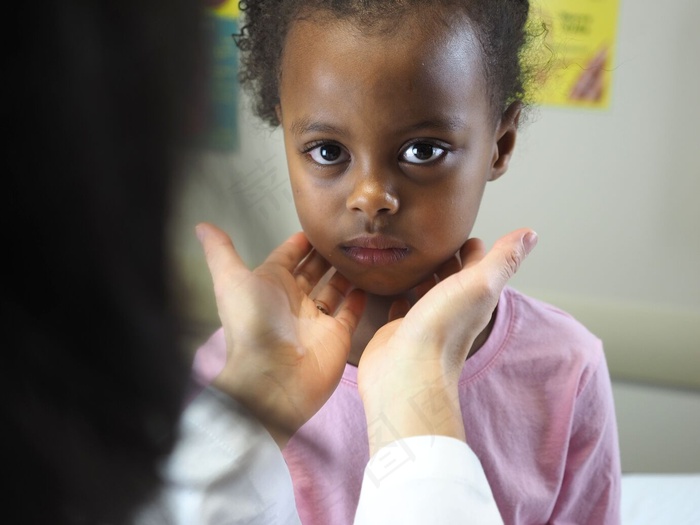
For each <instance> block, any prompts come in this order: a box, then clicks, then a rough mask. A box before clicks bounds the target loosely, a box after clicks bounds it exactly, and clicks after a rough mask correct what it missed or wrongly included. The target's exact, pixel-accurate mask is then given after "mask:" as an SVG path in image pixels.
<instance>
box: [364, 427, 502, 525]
mask: <svg viewBox="0 0 700 525" xmlns="http://www.w3.org/2000/svg"><path fill="white" fill-rule="evenodd" d="M425 523H434V524H437V525H449V524H465V523H469V524H474V525H492V524H494V525H495V524H499V525H502V524H503V520H502V519H501V515H500V513H499V511H498V507H497V506H496V502H495V500H494V498H493V494H492V492H491V488H490V486H489V484H488V481H487V479H486V475H485V474H484V470H483V468H482V466H481V463H480V461H479V459H478V458H477V457H476V455H475V454H474V452H473V451H472V450H471V449H470V448H469V446H468V445H467V444H466V443H464V442H463V441H460V440H457V439H454V438H449V437H446V436H415V437H410V438H404V439H401V440H398V441H394V442H393V443H390V444H388V445H386V446H384V447H383V448H381V449H380V450H378V451H377V452H376V453H375V454H374V455H373V456H372V457H371V458H370V461H369V463H368V464H367V467H366V468H365V473H364V479H363V482H362V491H361V494H360V501H359V504H358V507H357V513H356V515H355V525H372V524H376V525H380V524H381V525H393V524H396V525H399V524H400V525H418V524H425Z"/></svg>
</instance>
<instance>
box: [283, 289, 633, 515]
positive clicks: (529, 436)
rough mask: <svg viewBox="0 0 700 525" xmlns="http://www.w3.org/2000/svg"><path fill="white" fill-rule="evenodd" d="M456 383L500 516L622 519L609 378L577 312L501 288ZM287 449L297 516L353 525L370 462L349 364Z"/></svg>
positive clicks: (381, 472) (385, 470)
mask: <svg viewBox="0 0 700 525" xmlns="http://www.w3.org/2000/svg"><path fill="white" fill-rule="evenodd" d="M459 388H460V399H461V406H462V413H463V417H464V421H465V428H466V435H467V442H468V443H469V445H470V446H471V448H472V449H473V450H474V452H475V453H476V455H477V457H478V458H479V459H480V460H481V463H482V465H483V468H484V471H485V472H486V477H487V479H488V481H489V484H490V485H491V490H492V491H493V495H494V497H495V499H496V503H497V504H498V507H499V510H500V512H501V515H502V517H503V520H504V522H505V523H506V524H528V525H532V524H538V523H542V524H544V523H552V524H576V525H584V524H589V523H590V524H595V525H604V524H617V523H619V522H620V518H619V511H620V475H621V471H620V459H619V448H618V439H617V427H616V422H615V412H614V406H613V398H612V391H611V385H610V378H609V374H608V369H607V365H606V362H605V357H604V354H603V349H602V344H601V342H600V340H599V339H597V338H596V337H595V336H593V335H592V334H591V333H590V332H588V331H587V330H586V329H585V328H584V327H583V326H582V325H581V324H579V323H578V322H577V321H576V320H575V319H573V318H572V317H571V316H570V315H568V314H566V313H564V312H562V311H561V310H558V309H556V308H554V307H552V306H550V305H547V304H544V303H542V302H539V301H537V300H534V299H532V298H529V297H526V296H524V295H522V294H520V293H518V292H516V291H514V290H512V289H508V288H507V289H506V290H504V292H503V294H502V296H501V300H500V302H499V305H498V313H497V316H496V322H495V325H494V327H493V331H492V332H491V335H490V336H489V338H488V340H487V341H486V343H485V344H484V346H483V347H482V348H481V349H480V350H479V351H478V352H477V353H476V354H475V355H474V356H472V357H471V358H469V360H467V362H466V363H465V366H464V370H463V371H462V374H461V378H460V383H459ZM417 402H419V400H417ZM419 409H421V410H434V407H430V406H423V407H420V406H419ZM382 426H383V425H382ZM383 439H384V438H383ZM391 439H392V436H390V435H387V436H386V438H385V439H384V440H385V441H387V442H388V441H390V440H391ZM283 453H284V458H285V460H286V461H287V464H288V466H289V469H290V471H291V474H292V480H293V484H294V492H295V498H296V502H297V508H298V510H299V515H300V517H301V521H302V523H303V524H304V525H345V524H348V525H349V524H351V523H352V522H353V517H354V514H355V509H356V507H357V502H358V499H359V495H360V488H361V484H362V479H363V474H364V469H365V466H366V465H367V461H368V459H369V452H368V440H367V425H366V422H365V415H364V410H363V407H362V402H361V401H360V397H359V394H358V390H357V368H355V367H354V366H351V365H346V367H345V372H344V374H343V378H342V380H341V383H340V385H339V387H338V389H337V390H336V392H335V393H334V394H333V396H332V397H331V398H330V400H329V401H328V402H327V403H326V405H325V406H324V407H323V408H322V409H321V410H320V411H319V412H318V413H317V414H316V415H315V416H314V417H313V418H312V419H311V420H310V421H309V422H308V423H307V424H306V425H304V426H303V427H302V428H301V429H300V430H299V432H298V433H297V434H296V435H295V436H294V437H293V438H292V439H291V441H290V442H289V444H288V446H287V447H286V448H285V450H284V451H283ZM402 454H403V456H402V457H404V458H405V461H402V460H401V457H399V458H398V459H397V457H396V455H395V456H394V457H393V458H392V460H391V462H389V463H387V464H384V465H379V466H378V467H377V468H376V471H373V472H372V473H370V478H373V479H374V481H375V482H376V483H381V481H382V479H383V477H385V476H388V475H389V474H390V473H392V472H395V471H396V470H397V469H400V468H402V465H403V464H404V463H408V462H410V460H411V459H412V457H411V456H412V452H411V450H410V447H407V448H406V449H405V450H403V451H402Z"/></svg>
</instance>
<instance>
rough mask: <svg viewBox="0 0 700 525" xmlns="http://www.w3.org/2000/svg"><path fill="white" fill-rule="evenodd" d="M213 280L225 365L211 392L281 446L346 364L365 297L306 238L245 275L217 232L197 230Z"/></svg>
mask: <svg viewBox="0 0 700 525" xmlns="http://www.w3.org/2000/svg"><path fill="white" fill-rule="evenodd" d="M197 236H198V238H199V240H200V242H201V244H202V247H203V249H204V253H205V256H206V259H207V265H208V266H209V271H210V272H211V275H212V279H213V282H214V293H215V296H216V304H217V307H218V311H219V317H220V319H221V323H222V325H223V328H224V334H225V337H226V348H227V359H226V364H225V366H224V368H223V370H222V372H221V373H220V374H219V375H218V376H217V377H216V379H215V380H214V386H216V387H217V388H219V389H220V390H222V391H223V392H226V393H227V394H229V395H230V396H232V397H233V398H235V399H236V400H237V401H239V402H240V403H241V404H243V405H244V406H246V407H247V408H248V409H249V410H250V411H251V412H252V414H253V415H255V416H256V417H257V418H258V419H259V420H260V421H261V422H262V424H263V425H265V427H266V428H267V430H268V431H269V432H270V434H271V435H272V437H273V438H274V439H275V441H276V442H277V444H278V445H279V446H280V448H282V447H283V446H284V445H285V444H286V442H287V441H288V439H289V438H290V437H291V435H292V434H293V433H294V432H296V431H297V430H298V429H299V427H300V426H301V425H303V424H304V423H305V422H306V421H307V420H308V419H309V418H310V417H311V416H313V415H314V414H315V413H316V412H317V411H318V409H319V408H321V406H322V405H323V404H324V403H325V402H326V401H327V399H328V398H329V397H330V395H331V394H332V392H333V390H335V387H336V386H337V385H338V382H339V381H340V377H341V375H342V372H343V368H344V366H345V362H346V360H347V357H348V353H349V351H350V339H351V335H352V333H353V331H354V330H355V328H356V326H357V323H358V320H359V318H360V316H361V314H362V310H363V308H364V294H363V293H362V292H360V291H359V290H353V289H352V286H351V285H350V283H349V282H348V281H347V279H345V278H344V277H343V276H341V275H340V274H338V273H336V274H335V275H334V276H333V277H332V278H331V279H330V280H329V281H328V282H327V284H325V286H324V287H323V289H322V290H320V292H319V293H318V297H319V298H320V299H322V302H320V303H319V304H321V305H322V307H323V308H324V310H327V311H328V313H329V315H326V314H325V313H323V312H322V311H320V310H319V308H318V307H317V302H315V301H314V300H312V299H311V298H310V297H309V293H310V292H311V290H312V289H313V288H314V286H316V284H317V283H318V282H319V280H320V279H321V277H323V275H324V274H325V273H326V272H327V270H328V269H329V265H328V263H327V262H326V261H325V260H324V259H323V258H322V257H321V256H320V255H318V253H317V252H316V251H315V250H312V248H311V245H310V244H309V241H308V240H307V239H306V237H305V236H304V234H303V233H298V234H295V235H293V236H292V237H290V238H289V239H288V240H287V241H286V242H284V243H283V244H282V245H281V246H279V247H278V248H277V249H276V250H274V251H273V252H272V253H271V254H270V256H269V257H268V258H267V259H266V260H265V262H263V264H261V265H260V266H259V267H257V268H256V269H255V270H253V271H250V270H249V269H248V268H247V267H246V266H245V264H244V263H243V261H242V260H241V258H240V257H239V255H238V253H236V250H235V248H234V246H233V243H232V242H231V239H230V238H229V237H228V235H226V233H224V232H223V231H221V230H220V229H218V228H217V227H215V226H213V225H211V224H207V223H202V224H199V225H197Z"/></svg>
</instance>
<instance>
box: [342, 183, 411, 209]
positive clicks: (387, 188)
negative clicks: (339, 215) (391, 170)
mask: <svg viewBox="0 0 700 525" xmlns="http://www.w3.org/2000/svg"><path fill="white" fill-rule="evenodd" d="M347 208H348V210H350V211H359V212H362V213H364V214H365V215H367V216H368V217H370V218H374V217H377V216H378V215H393V214H395V213H396V212H397V211H398V210H399V198H398V195H397V194H396V191H394V189H393V188H392V187H391V185H390V184H388V183H387V181H386V180H381V178H380V177H373V176H366V175H363V176H361V177H360V179H359V180H358V181H357V182H356V183H355V185H354V187H353V191H352V193H351V194H350V195H349V196H348V199H347Z"/></svg>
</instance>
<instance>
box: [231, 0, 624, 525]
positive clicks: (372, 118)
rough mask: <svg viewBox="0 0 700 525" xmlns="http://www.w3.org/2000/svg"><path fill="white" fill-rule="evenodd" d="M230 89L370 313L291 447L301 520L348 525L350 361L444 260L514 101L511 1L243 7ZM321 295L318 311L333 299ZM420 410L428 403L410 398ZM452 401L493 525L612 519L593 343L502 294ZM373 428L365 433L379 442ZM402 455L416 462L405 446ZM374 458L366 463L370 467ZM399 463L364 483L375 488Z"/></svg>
mask: <svg viewBox="0 0 700 525" xmlns="http://www.w3.org/2000/svg"><path fill="white" fill-rule="evenodd" d="M242 4H243V5H242V8H243V10H244V18H245V26H244V28H243V31H242V34H241V35H239V36H238V38H237V42H238V44H239V46H240V48H241V50H242V52H243V55H242V58H243V69H242V79H243V82H244V85H245V86H247V87H248V88H249V89H250V91H251V93H252V95H253V97H254V101H255V104H256V106H255V109H256V112H257V114H258V115H259V116H260V117H261V118H262V119H263V120H265V121H266V122H268V123H269V124H271V125H273V126H277V125H281V126H282V129H283V131H284V140H285V149H286V154H287V161H288V166H289V173H290V178H291V186H292V190H293V194H294V198H295V204H296V208H297V212H298V215H299V219H300V222H301V225H302V227H303V229H304V231H305V233H306V235H307V236H308V238H309V240H310V241H311V243H312V244H313V246H314V247H315V248H316V250H317V251H318V252H319V253H320V254H321V255H322V256H323V257H324V258H326V259H327V260H328V261H329V262H330V263H331V264H332V265H333V266H334V267H335V268H336V270H337V271H339V272H341V273H342V274H343V275H345V276H346V277H347V278H348V279H349V280H350V281H351V282H352V283H353V284H354V285H355V286H357V287H358V288H361V289H363V290H365V291H366V292H367V307H366V310H365V313H364V316H363V319H362V320H361V324H360V327H359V328H358V330H357V332H356V334H355V335H354V337H353V344H352V351H351V354H350V359H349V363H348V365H347V366H346V370H345V373H344V376H343V378H342V380H341V383H340V385H339V387H338V389H337V390H336V392H335V393H334V395H333V396H332V397H331V399H330V400H329V401H328V402H327V404H326V405H325V406H324V407H323V408H322V409H321V411H320V412H319V413H317V414H316V416H314V417H313V418H312V419H311V420H310V421H309V422H308V423H307V424H306V425H305V426H304V427H302V428H301V430H300V431H299V432H298V433H297V434H296V435H295V436H294V437H293V438H292V440H291V441H290V442H289V445H288V446H287V447H286V449H285V451H284V453H285V458H286V460H287V462H288V464H289V467H290V469H291V472H292V478H293V480H294V484H295V494H296V498H297V505H298V508H299V512H300V516H301V518H302V521H303V523H305V524H318V525H342V524H347V523H351V522H352V520H353V515H354V512H355V508H356V505H357V500H358V496H359V491H360V484H361V480H362V476H363V468H364V466H365V465H366V464H367V461H368V453H369V452H368V443H367V437H366V436H367V429H368V425H369V431H370V436H372V439H374V440H376V441H379V442H381V441H382V439H383V437H382V435H381V434H380V432H384V433H385V434H384V438H389V437H390V436H389V435H386V433H387V432H390V428H391V426H390V422H389V424H387V422H386V421H381V419H382V418H381V417H380V418H379V419H378V420H373V421H366V420H365V414H364V412H363V408H362V403H361V400H360V394H359V392H358V389H357V368H356V365H357V363H358V362H359V360H360V359H361V357H362V352H363V349H364V348H365V345H366V344H367V342H368V341H369V339H370V338H371V337H372V336H373V335H374V333H375V332H376V330H377V329H378V328H380V327H381V326H382V325H383V324H384V323H385V322H386V320H387V318H388V310H389V308H390V306H391V304H392V303H394V302H395V301H396V300H397V298H399V299H402V300H405V301H408V303H410V301H411V298H412V295H411V290H412V289H414V287H416V286H417V285H419V284H420V283H421V282H423V281H425V280H426V279H428V278H430V277H431V276H432V275H433V273H434V272H435V271H436V269H437V268H438V267H440V266H441V265H442V264H443V263H445V262H446V261H449V260H451V258H453V257H454V255H455V253H456V252H457V251H458V250H459V248H460V247H461V246H462V245H463V243H464V242H465V241H466V239H467V238H468V237H469V235H470V233H471V229H472V226H473V224H474V221H475V219H476V215H477V211H478V208H479V204H480V201H481V198H482V194H483V191H484V188H485V185H486V183H487V182H488V181H492V180H495V179H497V178H498V177H500V176H501V175H503V174H504V173H505V171H506V169H507V167H508V163H509V161H510V159H511V156H512V153H513V148H514V144H515V138H516V134H517V126H518V121H519V117H520V113H521V108H522V107H523V104H522V99H523V91H524V90H523V74H522V71H521V64H520V60H519V57H520V51H521V47H522V45H523V43H524V41H525V36H526V35H525V33H526V31H525V25H526V20H527V16H528V9H529V7H528V2H527V1H524V0H463V1H456V0H442V1H437V0H429V1H428V0H425V1H421V0H343V1H331V0H326V1H323V0H287V1H279V0H278V1H275V2H272V1H257V2H254V1H247V2H244V3H242ZM332 303H333V301H331V300H330V299H329V298H327V297H326V298H324V297H318V298H317V304H318V305H319V308H321V309H323V308H324V305H326V304H332ZM415 405H416V410H418V411H427V410H440V409H441V407H439V406H438V407H435V406H430V405H427V406H426V405H424V404H423V403H422V399H421V396H418V397H417V398H416V399H415ZM460 405H461V410H462V413H463V418H464V421H465V422H469V424H468V426H467V427H466V435H467V441H468V443H469V444H470V446H471V447H472V448H473V449H474V451H475V452H476V454H477V455H478V456H479V458H480V459H481V462H482V464H483V466H484V470H485V472H486V474H487V477H488V480H489V483H490V484H491V488H492V490H493V493H494V496H495V498H496V501H497V504H498V506H499V509H500V511H501V513H502V516H503V519H504V521H505V522H506V523H523V524H532V523H576V524H584V523H592V524H596V525H600V524H608V523H617V522H618V521H619V518H618V511H619V498H620V464H619V453H618V444H617V430H616V423H615V415H614V409H613V402H612V395H611V388H610V379H609V375H608V370H607V366H606V362H605V358H604V355H603V350H602V346H601V342H600V341H599V340H598V339H597V338H595V337H594V336H593V335H591V334H590V333H589V332H588V331H587V330H586V329H585V328H584V327H582V326H581V325H580V324H579V323H577V322H576V321H575V320H574V319H572V318H571V317H570V316H569V315H567V314H566V313H564V312H561V311H559V310H557V309H555V308H553V307H551V306H549V305H546V304H543V303H541V302H538V301H536V300H534V299H531V298H528V297H525V296H523V295H522V294H519V293H518V292H516V291H514V290H512V289H506V291H504V292H503V294H502V296H501V299H500V302H499V304H498V307H497V310H496V311H495V312H494V315H493V318H492V321H491V323H490V324H489V326H488V327H487V328H486V329H485V330H484V332H483V333H482V334H481V336H480V337H479V338H477V340H476V341H475V343H474V345H473V347H472V349H471V352H470V355H469V358H468V359H467V361H466V363H465V364H464V366H463V370H462V373H461V381H460ZM375 426H376V428H377V432H374V431H373V429H374V427H375ZM404 453H405V454H404V456H405V461H406V462H408V461H410V459H411V451H410V450H405V451H404ZM375 463H377V462H376V461H375ZM402 464H403V462H402V461H398V462H397V461H396V460H395V456H394V462H393V463H391V464H386V465H383V467H382V468H379V469H377V471H376V472H374V473H373V474H374V478H375V479H376V482H377V483H381V482H382V476H383V474H385V473H386V472H388V471H391V470H395V469H398V468H401V467H402Z"/></svg>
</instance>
